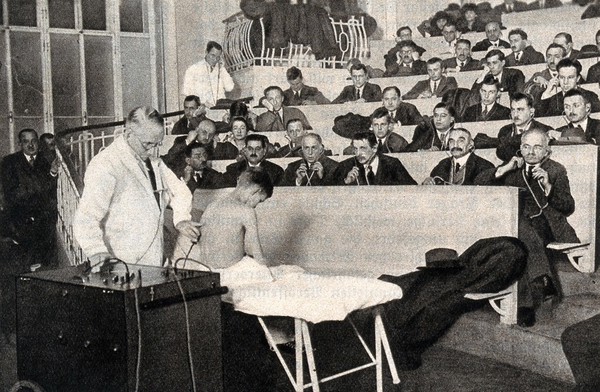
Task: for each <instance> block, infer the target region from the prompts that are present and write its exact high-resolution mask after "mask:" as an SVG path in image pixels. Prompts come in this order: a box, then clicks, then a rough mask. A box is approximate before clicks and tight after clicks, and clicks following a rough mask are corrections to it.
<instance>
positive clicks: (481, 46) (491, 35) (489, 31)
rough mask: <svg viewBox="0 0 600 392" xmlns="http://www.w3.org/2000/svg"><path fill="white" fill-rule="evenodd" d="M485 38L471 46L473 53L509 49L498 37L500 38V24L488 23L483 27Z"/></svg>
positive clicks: (507, 44) (506, 43)
mask: <svg viewBox="0 0 600 392" xmlns="http://www.w3.org/2000/svg"><path fill="white" fill-rule="evenodd" d="M485 36H486V37H487V38H485V39H484V40H482V41H479V42H477V43H476V44H475V46H473V49H472V50H473V52H483V51H486V50H488V49H510V44H509V43H508V42H506V41H504V40H502V39H500V37H501V36H502V30H501V29H500V22H496V21H493V22H488V23H487V24H486V25H485Z"/></svg>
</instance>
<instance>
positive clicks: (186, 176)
mask: <svg viewBox="0 0 600 392" xmlns="http://www.w3.org/2000/svg"><path fill="white" fill-rule="evenodd" d="M209 151H210V147H208V146H205V145H203V144H200V143H198V142H197V141H193V142H192V143H190V144H188V145H187V146H186V147H185V163H186V166H185V168H184V169H183V173H175V174H176V175H177V177H179V178H181V179H182V180H183V182H185V184H186V185H187V187H188V188H189V189H190V192H192V193H194V191H195V190H196V189H198V188H201V189H214V188H219V187H220V186H221V184H222V179H221V177H222V174H221V173H219V172H218V171H216V170H214V169H212V168H210V167H208V166H207V164H206V162H207V161H208V160H209V155H208V154H209Z"/></svg>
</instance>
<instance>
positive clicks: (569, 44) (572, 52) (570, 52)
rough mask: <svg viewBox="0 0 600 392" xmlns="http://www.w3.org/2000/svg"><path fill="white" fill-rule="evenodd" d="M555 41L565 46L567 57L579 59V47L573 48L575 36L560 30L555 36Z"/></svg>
mask: <svg viewBox="0 0 600 392" xmlns="http://www.w3.org/2000/svg"><path fill="white" fill-rule="evenodd" d="M553 42H554V43H555V44H559V45H560V46H562V47H563V48H565V51H566V52H567V54H566V57H568V58H570V59H571V60H577V59H578V58H579V53H580V52H579V51H578V50H577V49H573V37H572V36H571V34H569V33H566V32H564V31H563V32H560V33H558V34H556V35H555V36H554V41H553Z"/></svg>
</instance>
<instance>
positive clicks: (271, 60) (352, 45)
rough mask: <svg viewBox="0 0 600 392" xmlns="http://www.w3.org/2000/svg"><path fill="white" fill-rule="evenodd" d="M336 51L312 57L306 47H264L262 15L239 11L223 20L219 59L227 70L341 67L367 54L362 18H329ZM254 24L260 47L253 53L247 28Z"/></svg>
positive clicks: (249, 30)
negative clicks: (344, 19) (276, 67)
mask: <svg viewBox="0 0 600 392" xmlns="http://www.w3.org/2000/svg"><path fill="white" fill-rule="evenodd" d="M329 19H330V22H331V27H332V28H333V31H334V35H335V39H336V42H337V44H338V47H339V49H340V54H339V55H338V56H332V57H327V58H325V59H322V60H316V59H315V57H314V55H313V54H312V50H311V47H310V46H307V45H302V44H293V43H291V42H289V43H288V46H287V47H285V48H268V47H266V44H265V42H266V33H265V24H264V20H263V18H260V19H257V20H252V19H248V18H246V17H245V16H244V15H243V14H242V13H241V12H240V13H237V14H235V15H232V16H231V17H229V18H227V19H226V20H224V21H223V23H225V37H224V38H223V58H224V61H225V67H226V68H227V70H228V71H230V72H233V71H238V70H241V69H244V68H248V67H251V66H253V65H259V66H279V67H289V66H292V65H294V66H297V67H312V68H344V67H345V66H346V62H347V61H348V60H350V59H352V58H358V59H360V60H362V59H365V58H368V57H369V56H370V49H369V38H368V36H367V32H366V30H365V21H364V17H362V16H361V17H359V18H355V17H354V16H350V17H349V19H348V20H347V21H343V20H334V19H333V18H331V17H330V18H329ZM255 23H258V24H259V26H260V28H259V30H258V31H260V47H259V48H257V49H256V51H260V53H254V52H255V49H253V48H252V45H251V42H252V39H251V31H252V27H253V25H254V24H255Z"/></svg>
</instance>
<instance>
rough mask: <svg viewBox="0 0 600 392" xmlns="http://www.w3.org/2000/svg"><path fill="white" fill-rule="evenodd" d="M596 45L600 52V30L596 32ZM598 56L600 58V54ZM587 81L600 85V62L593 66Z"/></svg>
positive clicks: (589, 70) (588, 73)
mask: <svg viewBox="0 0 600 392" xmlns="http://www.w3.org/2000/svg"><path fill="white" fill-rule="evenodd" d="M596 45H597V47H598V50H600V30H598V32H596ZM597 56H599V57H600V52H598V54H597ZM587 81H588V82H589V83H600V62H599V63H596V64H594V65H592V66H591V67H590V68H589V69H588V72H587Z"/></svg>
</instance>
